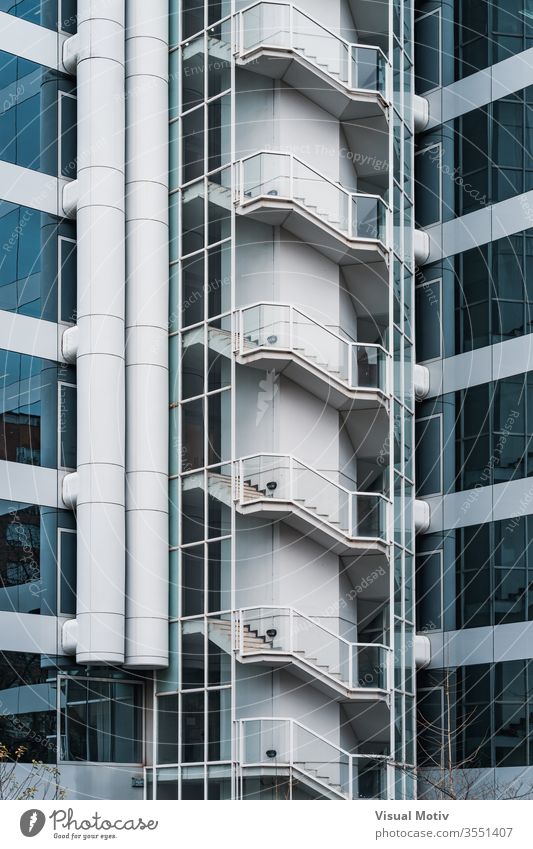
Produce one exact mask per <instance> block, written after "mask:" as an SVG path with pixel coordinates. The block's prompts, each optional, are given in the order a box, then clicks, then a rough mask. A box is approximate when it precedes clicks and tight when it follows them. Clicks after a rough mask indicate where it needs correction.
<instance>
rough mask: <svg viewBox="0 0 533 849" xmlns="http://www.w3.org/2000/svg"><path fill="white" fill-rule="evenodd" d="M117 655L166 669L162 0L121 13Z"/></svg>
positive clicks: (133, 0)
mask: <svg viewBox="0 0 533 849" xmlns="http://www.w3.org/2000/svg"><path fill="white" fill-rule="evenodd" d="M126 15H127V18H126V127H127V129H126V274H127V284H126V415H127V422H128V430H127V437H126V538H127V554H126V658H125V663H126V665H127V666H128V667H130V668H139V669H143V668H145V669H146V668H152V669H154V668H164V667H166V666H167V665H168V477H167V476H168V0H149V2H147V0H130V2H128V3H127V8H126Z"/></svg>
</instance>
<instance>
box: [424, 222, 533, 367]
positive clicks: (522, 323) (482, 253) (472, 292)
mask: <svg viewBox="0 0 533 849" xmlns="http://www.w3.org/2000/svg"><path fill="white" fill-rule="evenodd" d="M532 262H533V231H532V230H531V229H528V230H524V231H523V232H521V233H515V234H513V235H512V236H506V237H504V238H502V239H497V240H495V241H493V242H488V243H487V244H484V245H480V246H479V247H472V248H470V250H467V251H463V252H462V253H459V254H456V255H455V256H454V257H451V258H449V259H445V260H443V261H442V262H439V263H433V264H431V265H428V266H427V267H425V268H424V276H423V280H421V281H420V283H419V284H418V285H417V290H416V304H417V329H418V332H417V360H418V361H419V362H428V361H430V360H435V359H440V358H446V357H453V356H455V355H456V354H464V353H465V352H467V351H473V350H475V349H477V348H483V347H486V346H487V345H494V344H497V343H499V342H505V341H507V340H510V339H516V338H517V337H520V336H525V335H526V334H528V333H530V332H531V321H532V314H531V311H532V306H531V304H532V303H533V293H532V292H531V291H530V289H531V279H532V273H533V272H532ZM428 331H430V332H428Z"/></svg>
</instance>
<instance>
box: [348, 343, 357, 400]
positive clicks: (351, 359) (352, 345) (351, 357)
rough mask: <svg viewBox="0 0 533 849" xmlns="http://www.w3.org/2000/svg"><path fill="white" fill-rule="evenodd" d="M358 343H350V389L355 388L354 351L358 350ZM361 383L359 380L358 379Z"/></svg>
mask: <svg viewBox="0 0 533 849" xmlns="http://www.w3.org/2000/svg"><path fill="white" fill-rule="evenodd" d="M356 348H357V345H354V344H353V342H349V343H348V386H349V387H350V389H353V388H354V384H353V360H354V351H355V350H356ZM358 384H359V381H358Z"/></svg>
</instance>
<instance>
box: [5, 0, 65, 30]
mask: <svg viewBox="0 0 533 849" xmlns="http://www.w3.org/2000/svg"><path fill="white" fill-rule="evenodd" d="M0 12H7V13H8V14H9V15H15V16H16V17H17V18H22V19H23V20H24V21H29V22H30V23H32V24H37V25H38V26H41V27H46V29H51V30H60V31H61V32H64V33H68V34H69V35H72V34H73V33H75V32H76V27H77V0H18V2H16V0H0Z"/></svg>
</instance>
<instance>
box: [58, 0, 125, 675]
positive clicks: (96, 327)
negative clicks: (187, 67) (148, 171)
mask: <svg viewBox="0 0 533 849" xmlns="http://www.w3.org/2000/svg"><path fill="white" fill-rule="evenodd" d="M63 64H64V66H65V68H66V70H67V71H68V72H69V73H71V74H77V90H78V172H77V179H76V180H75V181H74V182H71V183H68V184H67V185H66V186H65V188H64V190H63V211H64V214H65V215H66V216H68V217H72V218H74V217H75V218H76V220H77V277H78V295H77V325H76V327H73V328H69V329H68V330H66V331H65V334H64V336H63V353H64V356H65V358H66V359H67V360H69V361H70V362H74V361H75V362H76V365H77V384H78V390H77V397H78V402H77V406H78V425H77V470H76V472H75V473H73V474H71V475H67V476H66V477H65V478H64V481H63V501H64V503H65V504H66V506H68V507H71V508H72V509H75V510H76V513H77V528H78V534H77V609H76V619H73V620H70V621H69V622H67V623H66V624H65V626H64V629H63V648H64V650H65V651H66V652H67V653H72V654H74V653H75V654H76V660H77V662H78V663H83V664H120V663H123V661H124V593H125V553H124V552H125V497H124V489H125V486H124V482H125V462H124V461H125V458H124V431H125V398H124V371H125V367H124V309H125V307H124V285H125V256H124V0H79V3H78V33H77V34H76V35H75V36H72V38H69V39H67V41H66V42H65V43H64V52H63Z"/></svg>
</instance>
